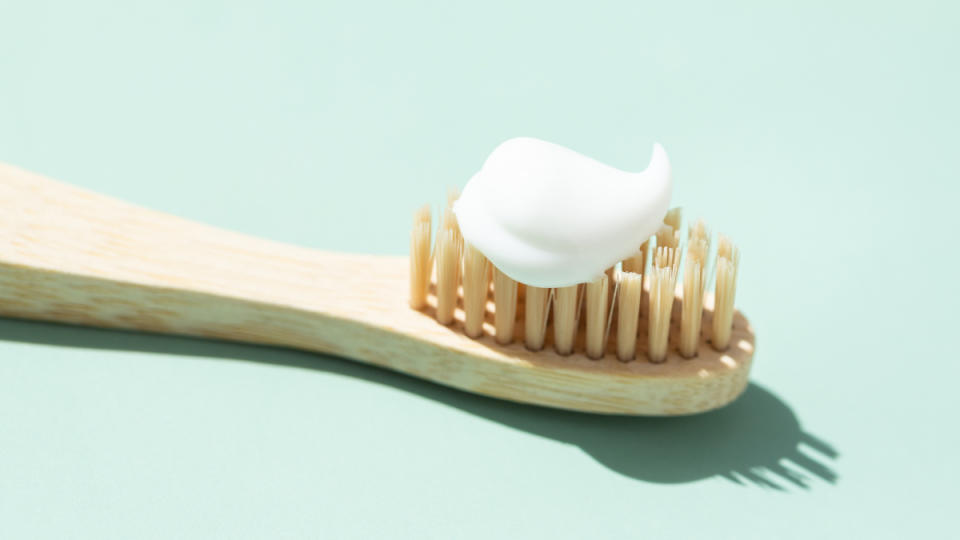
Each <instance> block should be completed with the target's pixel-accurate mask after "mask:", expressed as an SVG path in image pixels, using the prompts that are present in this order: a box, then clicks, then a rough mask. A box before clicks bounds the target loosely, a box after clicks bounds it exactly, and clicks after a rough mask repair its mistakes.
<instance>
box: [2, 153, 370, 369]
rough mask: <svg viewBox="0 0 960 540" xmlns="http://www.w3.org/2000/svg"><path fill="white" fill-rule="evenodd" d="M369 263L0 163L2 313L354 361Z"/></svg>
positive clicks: (355, 257) (357, 257)
mask: <svg viewBox="0 0 960 540" xmlns="http://www.w3.org/2000/svg"><path fill="white" fill-rule="evenodd" d="M365 260H366V259H364V258H363V256H350V255H341V254H332V253H324V252H319V251H314V250H309V249H304V248H298V247H294V246H289V245H284V244H279V243H275V242H269V241H265V240H260V239H256V238H251V237H248V236H244V235H240V234H235V233H231V232H228V231H223V230H220V229H216V228H214V227H209V226H206V225H202V224H198V223H194V222H191V221H189V220H185V219H181V218H178V217H175V216H171V215H167V214H163V213H160V212H155V211H151V210H147V209H144V208H140V207H137V206H135V205H131V204H127V203H124V202H122V201H118V200H115V199H112V198H109V197H105V196H102V195H98V194H94V193H90V192H87V191H85V190H82V189H79V188H76V187H73V186H70V185H67V184H62V183H60V182H56V181H53V180H50V179H47V178H44V177H42V176H39V175H37V174H33V173H30V172H27V171H24V170H22V169H19V168H16V167H13V166H9V165H4V164H0V315H4V316H11V317H20V318H30V319H41V320H49V321H59V322H68V323H78V324H87V325H93V326H102V327H113V328H126V329H137V330H146V331H152V332H163V333H173V334H185V335H197V336H209V337H219V338H225V339H231V340H239V341H248V342H256V343H268V344H280V345H289V346H296V347H302V348H306V349H311V350H318V351H323V352H332V353H342V352H344V351H343V350H342V347H341V346H340V345H339V343H338V342H339V341H340V340H339V339H338V335H342V333H343V332H342V331H343V326H344V325H345V324H347V325H350V324H351V322H350V319H351V313H350V310H351V309H352V308H350V304H351V302H352V300H353V299H352V298H351V297H350V295H351V294H352V293H351V290H352V283H353V282H354V281H355V280H356V277H355V271H354V269H355V268H356V266H357V264H361V265H362V264H363V263H364V261H365ZM338 332H339V334H338Z"/></svg>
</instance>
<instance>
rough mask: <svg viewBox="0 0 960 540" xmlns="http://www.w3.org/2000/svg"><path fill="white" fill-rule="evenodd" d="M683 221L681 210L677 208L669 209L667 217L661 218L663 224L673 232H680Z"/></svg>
mask: <svg viewBox="0 0 960 540" xmlns="http://www.w3.org/2000/svg"><path fill="white" fill-rule="evenodd" d="M682 221H683V209H682V208H680V207H679V206H678V207H677V208H671V209H670V210H669V211H668V212H667V215H666V216H664V217H663V222H664V224H666V225H669V226H670V227H672V228H673V230H675V231H678V232H679V231H680V223H681V222H682Z"/></svg>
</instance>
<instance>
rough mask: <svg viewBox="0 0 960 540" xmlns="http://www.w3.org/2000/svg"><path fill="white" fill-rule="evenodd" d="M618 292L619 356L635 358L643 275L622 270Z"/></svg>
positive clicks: (628, 359) (623, 360)
mask: <svg viewBox="0 0 960 540" xmlns="http://www.w3.org/2000/svg"><path fill="white" fill-rule="evenodd" d="M619 278H620V280H619V290H618V292H617V358H619V359H620V361H621V362H629V361H631V360H633V359H634V357H635V356H636V351H637V328H638V327H639V322H640V297H641V296H642V294H643V275H642V274H638V273H634V272H622V273H621V274H620V275H619Z"/></svg>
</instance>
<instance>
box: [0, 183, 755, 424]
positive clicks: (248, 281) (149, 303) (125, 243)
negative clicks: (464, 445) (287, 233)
mask: <svg viewBox="0 0 960 540" xmlns="http://www.w3.org/2000/svg"><path fill="white" fill-rule="evenodd" d="M0 204H2V209H3V210H2V212H0V314H2V315H4V316H9V317H20V318H29V319H39V320H47V321H58V322H67V323H75V324H83V325H91V326H101V327H110V328H123V329H135V330H145V331H150V332H160V333H169V334H182V335H192V336H202V337H210V338H218V339H226V340H233V341H242V342H250V343H261V344H269V345H278V346H284V347H293V348H298V349H305V350H310V351H316V352H321V353H328V354H334V355H338V356H343V357H347V358H352V359H356V360H359V361H363V362H368V363H371V364H375V365H379V366H382V367H385V368H390V369H394V370H397V371H401V372H405V373H408V374H411V375H414V376H417V377H422V378H424V379H428V380H431V381H435V382H438V383H441V384H446V385H449V386H453V387H456V388H460V389H463V390H467V391H471V392H477V393H481V394H486V395H490V396H495V397H499V398H504V399H510V400H515V401H520V402H527V403H535V404H539V405H546V406H551V407H559V408H564V409H573V410H581V411H591V412H600V413H622V414H645V415H670V414H690V413H695V412H700V411H705V410H709V409H713V408H716V407H719V406H722V405H724V404H726V403H728V402H730V401H732V400H733V399H734V398H736V396H738V395H739V394H740V393H741V392H742V391H743V389H744V388H745V386H746V384H747V376H748V373H749V369H750V364H751V359H752V354H753V348H754V336H753V332H752V330H751V328H750V326H749V324H748V323H747V321H746V319H745V318H744V317H743V316H742V315H741V314H740V313H739V312H738V313H736V315H735V317H734V329H733V333H732V338H731V343H732V345H731V347H730V348H729V349H728V350H727V351H726V352H723V353H720V352H717V351H714V350H713V349H712V348H710V347H709V345H707V344H706V343H703V344H702V345H701V347H700V349H699V355H698V356H697V357H696V358H694V359H691V360H685V359H682V358H680V357H679V356H678V355H677V354H676V352H675V347H672V349H671V350H672V352H671V354H670V355H669V357H668V358H667V361H666V362H665V363H663V364H651V363H649V362H645V361H640V360H638V361H634V362H629V363H623V362H619V361H617V360H616V356H615V355H614V354H613V350H614V349H613V345H612V344H611V352H610V353H608V354H607V355H606V356H605V357H604V358H603V359H601V360H596V361H594V360H589V359H587V358H586V356H584V355H583V354H573V355H570V356H559V355H557V354H556V353H554V352H553V351H552V350H549V348H545V349H544V350H542V351H539V352H531V351H529V350H527V349H526V348H525V347H524V345H523V339H522V336H523V324H522V320H521V323H520V324H518V325H517V328H516V332H517V333H518V336H520V338H519V339H517V340H515V341H514V343H512V344H510V345H506V346H501V345H497V344H496V342H495V341H494V339H493V337H492V335H491V334H492V332H491V331H490V330H489V329H487V330H486V331H485V335H484V336H483V337H481V338H479V339H471V338H469V337H467V336H466V335H465V334H464V332H463V319H462V310H461V309H458V310H457V318H455V320H454V322H453V323H452V324H451V325H449V326H443V325H440V324H439V323H437V322H436V320H434V318H433V312H432V310H435V309H436V308H435V306H436V304H435V302H431V303H429V304H428V306H427V307H425V308H424V309H423V310H420V311H417V310H413V309H411V308H410V307H409V305H408V294H409V284H408V272H409V263H408V261H407V259H406V258H405V257H381V256H371V255H349V254H340V253H328V252H322V251H316V250H311V249H305V248H301V247H296V246H291V245H285V244H280V243H276V242H270V241H266V240H261V239H257V238H252V237H249V236H245V235H241V234H236V233H233V232H229V231H224V230H220V229H217V228H214V227H209V226H206V225H202V224H198V223H194V222H191V221H188V220H185V219H181V218H178V217H175V216H171V215H167V214H163V213H160V212H155V211H151V210H147V209H144V208H140V207H137V206H134V205H131V204H127V203H124V202H121V201H117V200H115V199H112V198H109V197H105V196H102V195H97V194H94V193H90V192H87V191H84V190H82V189H79V188H76V187H73V186H69V185H66V184H62V183H59V182H55V181H53V180H49V179H47V178H44V177H41V176H39V175H36V174H33V173H30V172H27V171H24V170H21V169H18V168H16V167H12V166H9V165H3V164H0ZM431 300H433V298H431ZM710 302H711V300H710V299H709V297H708V299H707V304H708V310H707V313H706V314H705V319H704V327H705V328H709V327H710V324H709V320H710V316H711V313H710V310H709V305H710ZM487 326H489V324H485V327H487ZM641 339H643V337H642V336H641Z"/></svg>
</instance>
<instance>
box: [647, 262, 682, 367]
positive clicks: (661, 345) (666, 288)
mask: <svg viewBox="0 0 960 540" xmlns="http://www.w3.org/2000/svg"><path fill="white" fill-rule="evenodd" d="M679 261H680V257H679V255H678V250H676V249H674V248H671V247H658V248H657V254H656V256H655V257H654V260H653V269H652V270H651V272H650V309H649V311H647V314H648V322H649V330H648V332H649V333H648V347H647V356H648V357H649V358H650V361H651V362H654V363H660V362H663V361H665V360H666V359H667V352H668V348H669V347H668V345H669V340H670V315H671V314H672V313H673V300H674V294H675V293H676V288H677V270H678V269H679Z"/></svg>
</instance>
